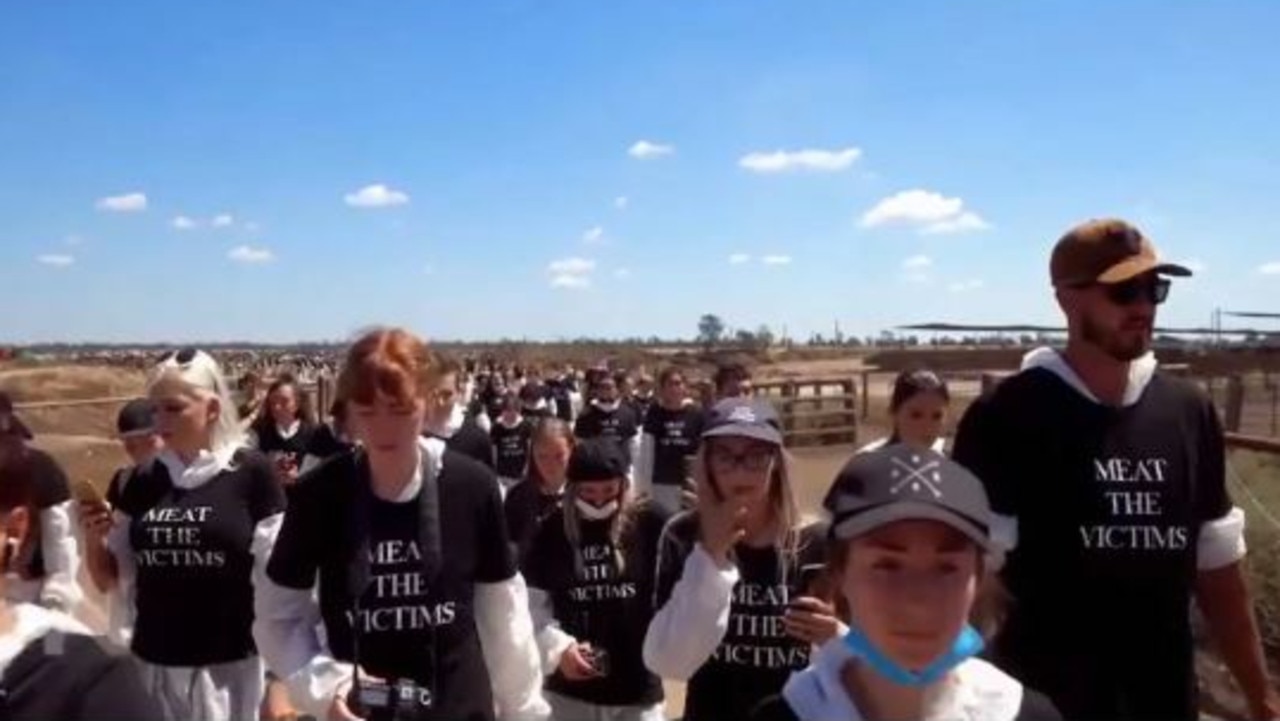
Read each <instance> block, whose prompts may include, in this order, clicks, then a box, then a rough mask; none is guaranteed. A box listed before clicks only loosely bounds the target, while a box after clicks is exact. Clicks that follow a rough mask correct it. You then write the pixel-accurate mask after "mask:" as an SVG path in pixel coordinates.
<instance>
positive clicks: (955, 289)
mask: <svg viewBox="0 0 1280 721" xmlns="http://www.w3.org/2000/svg"><path fill="white" fill-rule="evenodd" d="M984 285H986V283H984V282H983V281H981V280H977V279H973V280H962V281H959V282H956V283H952V284H951V285H948V286H947V290H949V291H951V292H952V293H963V292H965V291H968V290H977V289H979V288H981V287H982V286H984Z"/></svg>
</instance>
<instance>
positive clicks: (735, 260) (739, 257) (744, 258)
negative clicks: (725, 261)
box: [729, 253, 751, 265]
mask: <svg viewBox="0 0 1280 721" xmlns="http://www.w3.org/2000/svg"><path fill="white" fill-rule="evenodd" d="M750 260H751V256H750V255H747V254H746V253H734V254H733V255H731V256H729V265H742V264H743V263H747V262H749V261H750Z"/></svg>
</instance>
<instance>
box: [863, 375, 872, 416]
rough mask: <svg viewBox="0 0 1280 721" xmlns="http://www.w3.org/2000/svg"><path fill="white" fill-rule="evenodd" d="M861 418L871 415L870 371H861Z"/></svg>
mask: <svg viewBox="0 0 1280 721" xmlns="http://www.w3.org/2000/svg"><path fill="white" fill-rule="evenodd" d="M861 400H862V420H864V421H865V420H867V419H868V418H870V417H871V371H862V398H861Z"/></svg>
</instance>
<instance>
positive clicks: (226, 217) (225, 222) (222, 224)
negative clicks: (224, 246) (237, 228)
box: [209, 213, 236, 228]
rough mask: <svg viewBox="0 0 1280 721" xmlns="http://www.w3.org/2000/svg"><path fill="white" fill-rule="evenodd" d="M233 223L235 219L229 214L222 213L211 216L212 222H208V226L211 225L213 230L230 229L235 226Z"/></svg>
mask: <svg viewBox="0 0 1280 721" xmlns="http://www.w3.org/2000/svg"><path fill="white" fill-rule="evenodd" d="M235 222H236V219H235V218H234V217H232V216H231V214H229V213H223V214H221V215H215V216H213V220H211V221H209V225H212V226H213V227H215V228H230V227H231V226H232V225H234V224H235Z"/></svg>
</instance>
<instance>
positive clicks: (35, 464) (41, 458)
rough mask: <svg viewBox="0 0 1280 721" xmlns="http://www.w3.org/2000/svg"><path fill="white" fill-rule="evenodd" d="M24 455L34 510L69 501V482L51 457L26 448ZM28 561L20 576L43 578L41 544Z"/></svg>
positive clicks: (44, 571) (43, 567)
mask: <svg viewBox="0 0 1280 721" xmlns="http://www.w3.org/2000/svg"><path fill="white" fill-rule="evenodd" d="M24 453H25V454H26V457H27V459H28V463H29V464H30V468H31V474H32V483H33V484H34V490H35V504H36V508H37V509H38V510H40V511H42V512H43V511H47V510H49V509H50V508H53V507H54V506H57V505H60V504H63V503H66V502H67V501H69V500H71V482H70V481H69V480H67V474H66V473H65V472H64V471H63V470H62V466H60V465H58V462H57V461H56V460H54V459H53V456H51V455H49V454H48V453H45V452H44V451H42V450H40V449H39V448H31V447H27V448H26V449H25V451H24ZM28 559H29V560H28V563H27V569H26V571H25V572H24V573H23V574H22V575H23V576H25V577H27V578H44V577H45V575H46V574H47V573H48V569H46V568H45V565H44V550H43V549H42V548H41V544H38V543H37V544H35V545H34V546H32V549H31V555H30V556H28ZM15 570H16V569H15Z"/></svg>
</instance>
